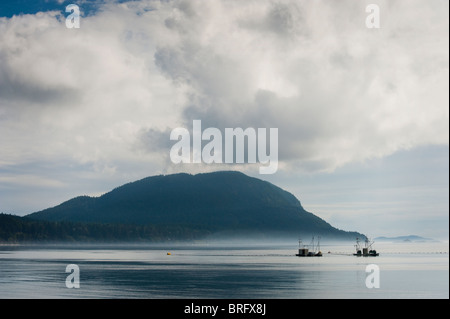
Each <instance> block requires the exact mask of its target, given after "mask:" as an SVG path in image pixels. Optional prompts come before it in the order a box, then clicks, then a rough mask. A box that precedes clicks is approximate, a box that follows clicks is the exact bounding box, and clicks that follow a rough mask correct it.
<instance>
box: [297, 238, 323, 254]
mask: <svg viewBox="0 0 450 319" xmlns="http://www.w3.org/2000/svg"><path fill="white" fill-rule="evenodd" d="M298 246H299V247H298V254H296V255H295V256H297V257H322V252H321V251H320V237H317V244H315V240H314V236H313V238H312V240H311V243H310V245H309V247H308V246H305V245H304V244H303V243H302V240H301V239H299V240H298Z"/></svg>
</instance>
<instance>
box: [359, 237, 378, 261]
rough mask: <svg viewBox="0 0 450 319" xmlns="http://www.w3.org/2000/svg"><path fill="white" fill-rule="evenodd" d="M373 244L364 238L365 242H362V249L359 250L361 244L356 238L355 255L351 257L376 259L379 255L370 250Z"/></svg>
mask: <svg viewBox="0 0 450 319" xmlns="http://www.w3.org/2000/svg"><path fill="white" fill-rule="evenodd" d="M373 244H374V241H371V240H370V239H369V238H367V237H366V240H365V242H364V247H363V248H361V242H360V239H359V238H356V245H355V248H356V253H354V254H353V256H357V257H376V256H379V255H380V254H379V253H377V251H376V250H375V249H372V245H373Z"/></svg>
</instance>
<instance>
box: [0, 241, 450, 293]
mask: <svg viewBox="0 0 450 319" xmlns="http://www.w3.org/2000/svg"><path fill="white" fill-rule="evenodd" d="M374 248H376V249H377V250H378V251H379V252H380V256H379V257H354V256H351V255H350V256H349V255H346V254H351V253H352V252H353V250H352V247H351V244H350V245H348V244H347V245H329V246H322V252H323V253H324V256H323V257H300V258H299V257H295V253H296V249H297V247H296V246H295V245H291V244H289V245H286V244H284V245H281V244H278V245H271V246H269V247H268V246H250V247H236V246H234V247H226V246H224V245H212V244H209V245H206V244H205V245H191V246H189V245H187V246H181V245H180V246H176V245H166V246H164V245H159V246H158V245H155V246H151V245H141V246H138V245H129V246H77V247H68V246H52V247H49V246H42V247H24V246H0V298H154V299H156V298H165V299H175V298H217V299H232V298H235V299H241V298H242V299H269V298H270V299H308V298H321V299H325V298H339V299H349V298H354V299H356V298H358V299H362V298H364V299H365V298H402V299H404V298H420V299H423V298H449V276H448V274H449V255H448V243H431V244H429V243H420V244H413V243H407V244H406V243H405V244H400V245H399V244H385V243H383V244H376V247H374ZM329 251H330V252H332V253H331V254H330V253H328V252H329ZM168 252H170V253H171V255H168V254H167V253H168ZM68 264H76V265H77V266H78V267H79V270H80V274H79V275H80V288H78V289H76V288H72V289H69V288H67V287H66V278H67V276H69V273H66V272H65V270H66V266H67V265H68ZM369 264H376V265H377V266H378V267H379V270H380V273H379V274H380V287H379V288H372V289H369V288H367V286H366V278H367V276H368V275H370V274H369V273H366V266H367V265H369Z"/></svg>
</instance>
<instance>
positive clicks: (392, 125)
mask: <svg viewBox="0 0 450 319" xmlns="http://www.w3.org/2000/svg"><path fill="white" fill-rule="evenodd" d="M71 3H73V4H77V5H78V6H79V8H80V10H81V17H80V28H71V29H70V28H67V27H66V23H65V22H66V18H67V17H68V15H69V14H70V13H66V12H65V8H66V6H67V5H69V4H71ZM371 3H375V4H377V5H378V6H379V8H380V28H367V27H366V23H365V22H366V18H367V16H368V14H369V13H367V12H366V6H367V5H368V4H371ZM448 7H449V4H448V1H444V0H431V1H430V0H395V1H393V0H391V1H388V0H367V1H361V0H342V1H332V0H315V1H310V0H292V1H290V0H286V1H284V0H281V1H276V0H253V1H251V0H243V1H237V0H184V1H183V0H180V1H170V0H161V1H156V0H148V1H109V0H104V1H87V0H82V1H63V0H40V1H27V0H22V1H2V2H1V4H0V155H1V156H0V211H1V212H5V213H11V214H17V215H25V214H28V213H32V212H35V211H38V210H41V209H44V208H47V207H50V206H54V205H57V204H59V203H61V202H63V201H65V200H68V199H70V198H72V197H75V196H78V195H84V194H86V195H91V196H97V195H100V194H102V193H104V192H107V191H109V190H111V189H112V188H114V187H116V186H119V185H122V184H124V183H127V182H130V181H134V180H137V179H141V178H144V177H146V176H151V175H157V174H170V173H175V172H189V173H197V172H206V171H213V170H240V171H243V172H245V173H247V174H248V175H251V176H255V177H258V178H261V179H264V180H268V181H270V182H273V183H275V184H276V185H278V186H280V187H282V188H284V189H286V190H288V191H290V192H292V193H293V194H294V195H296V196H297V198H299V200H300V201H301V202H302V205H303V206H304V207H305V209H307V210H308V211H311V212H312V213H314V214H316V215H318V216H320V217H322V218H324V219H325V220H327V221H328V222H330V223H331V224H332V225H334V226H336V227H338V228H341V229H345V230H357V231H360V232H363V233H365V234H368V235H369V236H372V237H376V236H396V235H408V234H417V235H422V236H426V237H432V238H446V239H448V225H449V224H448V220H449V218H448V217H449V197H448V192H449V107H448V103H449V93H448V86H449V51H448V47H449V14H448V10H449V8H448ZM193 120H201V121H202V127H203V128H207V127H216V128H218V129H220V130H222V131H223V130H224V128H227V127H229V128H236V127H242V128H248V127H253V128H278V130H279V137H278V138H279V140H278V148H279V155H278V158H279V165H278V171H277V172H276V173H275V174H273V175H260V174H259V172H258V168H259V165H237V164H222V165H218V164H215V165H209V164H179V165H176V164H174V163H172V162H171V160H170V157H169V152H170V148H171V146H172V145H173V144H174V141H171V140H170V138H169V137H170V132H171V131H172V129H174V128H177V127H185V128H187V129H189V130H191V128H192V121H193Z"/></svg>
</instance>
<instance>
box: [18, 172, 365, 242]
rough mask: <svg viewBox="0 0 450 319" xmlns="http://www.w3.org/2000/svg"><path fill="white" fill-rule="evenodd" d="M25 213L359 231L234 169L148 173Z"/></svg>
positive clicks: (188, 225) (249, 229) (222, 228)
mask: <svg viewBox="0 0 450 319" xmlns="http://www.w3.org/2000/svg"><path fill="white" fill-rule="evenodd" d="M27 217H28V218H30V219H35V220H44V221H52V222H63V221H65V222H73V223H80V222H81V223H97V224H126V225H135V226H150V225H151V226H152V227H157V228H160V229H162V228H173V227H178V228H180V229H184V230H188V229H190V230H192V231H196V230H198V231H201V232H206V233H221V234H231V235H238V234H246V235H248V234H264V235H265V236H266V235H268V234H277V235H281V236H283V235H286V236H295V237H298V236H303V235H304V236H305V237H306V236H310V235H320V236H325V237H337V238H349V239H350V238H352V239H354V238H355V237H358V236H360V237H361V234H358V233H355V232H346V231H342V230H339V229H336V228H334V227H332V226H331V225H330V224H328V223H327V222H326V221H324V220H323V219H321V218H319V217H317V216H315V215H313V214H311V213H309V212H307V211H305V210H304V209H303V207H302V205H301V204H300V201H299V200H298V199H297V198H296V197H295V196H294V195H292V194H291V193H289V192H286V191H284V190H283V189H281V188H279V187H277V186H275V185H273V184H271V183H269V182H266V181H263V180H260V179H257V178H253V177H249V176H247V175H245V174H243V173H240V172H233V171H221V172H214V173H205V174H197V175H189V174H173V175H160V176H153V177H147V178H144V179H142V180H139V181H136V182H132V183H128V184H125V185H123V186H120V187H118V188H116V189H114V190H112V191H110V192H108V193H106V194H104V195H102V196H100V197H88V196H80V197H76V198H73V199H71V200H69V201H67V202H64V203H62V204H60V205H58V206H56V207H53V208H48V209H45V210H43V211H40V212H36V213H33V214H30V215H28V216H27Z"/></svg>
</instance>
